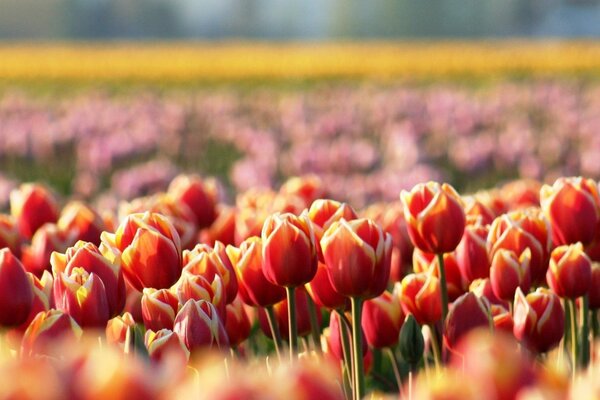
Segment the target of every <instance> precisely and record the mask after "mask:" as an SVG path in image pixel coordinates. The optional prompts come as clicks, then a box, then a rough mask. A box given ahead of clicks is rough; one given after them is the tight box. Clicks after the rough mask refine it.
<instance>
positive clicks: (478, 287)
mask: <svg viewBox="0 0 600 400" xmlns="http://www.w3.org/2000/svg"><path fill="white" fill-rule="evenodd" d="M469 291H470V292H473V293H475V294H476V295H477V296H478V297H485V298H486V299H487V301H488V302H489V303H490V304H497V305H500V306H502V307H505V308H508V302H507V301H505V300H502V299H499V298H498V297H497V296H496V294H495V293H494V289H493V288H492V282H491V281H490V278H485V279H476V280H474V281H473V282H471V285H470V286H469ZM511 301H512V300H511Z"/></svg>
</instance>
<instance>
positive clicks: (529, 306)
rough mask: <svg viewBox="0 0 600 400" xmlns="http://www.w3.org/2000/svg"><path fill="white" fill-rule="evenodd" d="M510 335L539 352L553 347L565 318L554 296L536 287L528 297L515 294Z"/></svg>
mask: <svg viewBox="0 0 600 400" xmlns="http://www.w3.org/2000/svg"><path fill="white" fill-rule="evenodd" d="M513 318H514V328H513V333H514V335H515V337H516V338H517V339H519V340H520V341H521V342H522V343H523V344H525V345H526V346H527V347H529V348H531V349H532V350H534V351H536V352H538V353H545V352H547V351H548V350H551V349H552V348H554V347H556V346H557V345H558V343H559V342H560V340H561V339H562V337H563V333H564V324H565V315H564V311H563V308H562V305H561V304H560V299H559V298H558V296H557V295H555V294H554V293H552V292H551V291H550V290H548V289H544V288H538V289H537V290H536V291H535V292H533V293H529V294H528V295H527V296H525V295H524V294H523V292H522V291H521V289H517V293H516V294H515V305H514V310H513Z"/></svg>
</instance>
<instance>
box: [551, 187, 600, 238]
mask: <svg viewBox="0 0 600 400" xmlns="http://www.w3.org/2000/svg"><path fill="white" fill-rule="evenodd" d="M540 202H541V205H542V208H543V209H544V213H545V214H546V217H547V218H548V220H549V221H550V224H551V225H552V239H553V241H554V244H556V245H563V244H572V243H576V242H581V243H583V244H589V243H591V242H592V240H593V239H594V235H595V233H596V226H597V225H598V222H599V221H600V198H599V195H598V185H597V184H596V182H594V181H593V180H591V179H584V178H581V177H578V178H559V179H557V180H556V181H555V182H554V184H553V185H552V186H549V185H544V186H543V187H542V189H541V191H540Z"/></svg>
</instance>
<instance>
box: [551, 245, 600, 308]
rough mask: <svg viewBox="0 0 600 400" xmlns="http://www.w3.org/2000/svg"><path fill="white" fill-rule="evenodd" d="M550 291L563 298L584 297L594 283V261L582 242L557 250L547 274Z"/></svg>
mask: <svg viewBox="0 0 600 400" xmlns="http://www.w3.org/2000/svg"><path fill="white" fill-rule="evenodd" d="M546 279H547V280H548V285H549V286H550V289H552V290H553V291H554V293H556V294H557V295H559V296H560V297H563V298H569V299H576V298H577V297H580V296H584V295H585V294H586V293H587V292H588V291H589V290H590V285H591V283H592V261H591V260H590V259H589V257H588V256H587V255H586V254H585V252H584V250H583V245H582V244H581V242H579V243H576V244H572V245H564V246H559V247H557V248H555V249H554V250H553V251H552V254H551V255H550V267H549V268H548V273H547V274H546Z"/></svg>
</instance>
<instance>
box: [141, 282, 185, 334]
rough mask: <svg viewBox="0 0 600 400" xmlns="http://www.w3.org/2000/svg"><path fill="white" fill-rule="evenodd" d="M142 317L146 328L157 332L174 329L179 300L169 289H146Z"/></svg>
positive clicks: (143, 296) (143, 297)
mask: <svg viewBox="0 0 600 400" xmlns="http://www.w3.org/2000/svg"><path fill="white" fill-rule="evenodd" d="M141 303H142V319H143V320H144V325H145V326H146V329H151V330H153V331H155V332H158V331H160V330H161V329H173V322H174V321H175V316H176V315H177V311H179V300H178V299H177V296H176V295H175V294H174V293H173V292H172V291H171V290H169V289H159V290H156V289H152V288H146V289H144V292H143V295H142V301H141Z"/></svg>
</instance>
